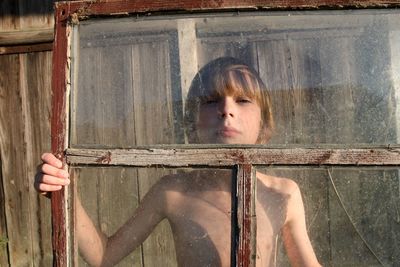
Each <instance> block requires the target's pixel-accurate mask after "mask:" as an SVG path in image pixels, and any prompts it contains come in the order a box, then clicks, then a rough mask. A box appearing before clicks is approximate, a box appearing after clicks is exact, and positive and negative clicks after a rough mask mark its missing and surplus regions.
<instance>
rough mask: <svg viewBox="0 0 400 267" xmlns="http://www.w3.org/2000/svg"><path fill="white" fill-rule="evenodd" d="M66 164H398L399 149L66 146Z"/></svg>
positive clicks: (399, 161)
mask: <svg viewBox="0 0 400 267" xmlns="http://www.w3.org/2000/svg"><path fill="white" fill-rule="evenodd" d="M66 155H67V162H68V163H69V164H92V165H127V166H150V165H163V166H172V167H173V166H189V165H210V166H231V165H235V164H246V163H251V164H265V165H355V166H361V165H373V166H376V165H400V148H398V147H393V148H365V149H362V148H359V149H344V148H338V149H333V148H327V149H322V148H315V149H313V148H282V149H275V148H261V147H260V148H248V149H239V148H206V149H196V148H188V149H184V148H182V147H181V148H179V147H176V148H174V149H163V148H143V149H140V148H138V149H108V150H107V149H68V150H67V151H66Z"/></svg>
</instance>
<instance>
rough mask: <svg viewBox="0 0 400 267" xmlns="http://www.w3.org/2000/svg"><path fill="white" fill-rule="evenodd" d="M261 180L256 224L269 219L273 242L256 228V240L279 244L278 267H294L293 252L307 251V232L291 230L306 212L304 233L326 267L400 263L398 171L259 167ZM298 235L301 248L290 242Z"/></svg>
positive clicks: (295, 258)
mask: <svg viewBox="0 0 400 267" xmlns="http://www.w3.org/2000/svg"><path fill="white" fill-rule="evenodd" d="M257 177H258V183H257V194H258V196H257V202H256V203H257V204H258V206H257V208H256V211H257V221H258V225H260V224H261V223H262V225H269V224H266V223H265V222H264V221H262V222H261V220H266V221H267V222H269V223H270V224H271V225H272V226H273V227H272V229H273V231H272V232H273V233H274V235H273V236H272V238H269V236H270V231H269V230H268V229H266V227H260V226H258V228H257V231H258V232H257V237H258V239H259V238H262V239H261V240H264V238H265V237H264V236H268V239H267V242H271V244H273V245H275V243H274V242H273V241H275V240H278V241H277V248H276V249H277V251H276V254H275V257H276V261H277V263H276V264H277V266H290V260H289V258H290V257H288V256H289V255H290V253H289V251H290V250H291V251H292V253H293V255H294V253H295V252H297V250H296V249H297V248H304V249H306V248H307V246H306V244H307V242H306V241H304V234H302V232H301V230H302V229H303V230H304V227H300V228H294V227H290V224H291V225H296V223H299V222H300V221H301V220H302V218H303V217H304V216H303V215H301V214H302V213H301V212H300V211H301V210H303V209H304V210H305V219H306V227H305V229H306V231H307V232H308V236H309V240H310V241H311V247H312V249H313V251H314V252H315V255H316V258H317V259H318V261H319V263H321V264H322V266H398V265H399V264H400V260H399V259H400V249H399V245H400V244H399V240H400V224H399V222H400V217H399V214H400V213H399V208H400V206H399V203H400V195H399V192H400V191H399V190H400V178H399V177H400V172H399V169H398V168H356V167H354V168H350V167H348V168H295V167H293V168H289V167H288V168H286V167H259V168H258V170H257ZM294 182H295V183H294ZM296 184H297V186H296ZM297 188H300V195H301V197H302V201H301V198H299V196H298V194H296V193H297V192H299V191H298V190H297ZM267 200H268V201H267ZM301 202H303V204H302V203H301ZM270 203H272V204H270ZM276 214H278V215H279V216H276ZM293 214H296V216H294V217H291V215H293ZM277 218H278V219H277ZM283 227H285V228H283ZM281 229H284V230H282V232H280V230H281ZM262 235H264V236H262ZM295 235H300V237H301V236H303V240H302V241H301V242H300V245H299V246H297V248H296V242H291V241H293V239H291V237H292V236H295ZM275 238H276V239H275ZM297 238H299V236H297ZM305 239H307V238H305ZM285 246H286V247H287V249H285V248H284V247H285ZM273 248H275V247H274V246H273ZM286 251H287V252H286ZM311 251H312V250H311ZM271 258H273V257H272V256H271ZM300 258H301V257H299V256H296V257H293V259H292V261H296V260H298V259H300ZM260 266H261V265H260Z"/></svg>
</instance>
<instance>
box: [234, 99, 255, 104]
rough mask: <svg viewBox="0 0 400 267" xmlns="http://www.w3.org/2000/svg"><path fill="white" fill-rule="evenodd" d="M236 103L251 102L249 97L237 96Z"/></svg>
mask: <svg viewBox="0 0 400 267" xmlns="http://www.w3.org/2000/svg"><path fill="white" fill-rule="evenodd" d="M236 102H238V103H252V101H251V100H250V99H249V98H238V99H237V100H236Z"/></svg>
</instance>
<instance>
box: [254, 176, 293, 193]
mask: <svg viewBox="0 0 400 267" xmlns="http://www.w3.org/2000/svg"><path fill="white" fill-rule="evenodd" d="M257 179H258V180H259V182H261V183H262V184H264V185H265V186H266V187H268V188H270V189H271V190H274V191H275V192H277V193H280V194H282V195H286V196H289V197H290V196H292V195H294V194H298V192H299V186H298V185H297V183H296V182H295V181H293V180H292V179H289V178H284V177H277V176H272V175H267V174H264V173H261V172H257Z"/></svg>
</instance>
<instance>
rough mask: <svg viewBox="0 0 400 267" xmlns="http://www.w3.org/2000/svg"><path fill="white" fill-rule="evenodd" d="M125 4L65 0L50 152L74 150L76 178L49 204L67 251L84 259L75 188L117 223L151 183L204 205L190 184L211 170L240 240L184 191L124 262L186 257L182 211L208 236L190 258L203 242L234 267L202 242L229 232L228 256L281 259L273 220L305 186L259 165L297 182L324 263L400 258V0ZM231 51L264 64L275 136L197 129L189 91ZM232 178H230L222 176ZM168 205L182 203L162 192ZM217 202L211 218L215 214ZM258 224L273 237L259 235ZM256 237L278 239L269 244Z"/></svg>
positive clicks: (243, 262)
mask: <svg viewBox="0 0 400 267" xmlns="http://www.w3.org/2000/svg"><path fill="white" fill-rule="evenodd" d="M116 3H117V4H116ZM116 3H114V4H113V3H90V4H89V3H86V2H83V3H81V2H76V3H65V4H58V5H57V9H56V21H57V26H56V29H57V35H56V43H55V51H54V66H55V68H54V80H53V85H54V101H53V114H55V116H54V117H53V122H52V125H53V138H52V140H53V152H55V153H58V154H59V155H61V156H63V155H65V157H64V159H65V160H66V162H67V163H68V164H69V166H70V171H71V173H72V177H73V184H72V185H71V187H70V189H69V190H65V192H63V193H62V194H55V195H54V196H53V201H52V204H53V205H52V206H53V215H54V216H53V218H54V227H55V228H54V229H55V234H54V244H55V249H56V260H57V264H59V265H60V266H63V265H64V264H67V263H68V264H74V265H84V263H83V261H82V260H81V259H79V257H78V253H77V240H76V232H74V231H75V230H76V225H77V224H79V221H77V220H79V219H76V216H75V207H76V205H79V204H77V202H78V201H79V202H80V201H82V204H83V206H84V207H85V210H87V212H88V213H89V215H90V217H91V218H92V220H93V221H94V223H95V224H97V226H98V227H99V228H100V229H101V230H102V231H104V232H107V233H108V234H111V233H113V232H114V231H115V230H116V229H118V228H119V227H120V226H121V224H123V222H124V221H126V220H127V219H128V218H129V216H130V215H131V214H132V213H134V210H135V209H136V206H137V205H138V203H141V201H142V199H143V197H144V195H145V194H146V193H147V192H148V191H149V190H150V192H151V189H152V188H154V187H153V186H154V185H157V186H159V187H162V186H164V187H163V188H164V189H165V188H167V189H165V190H166V191H163V192H173V193H176V192H184V193H182V194H183V195H185V197H189V196H190V197H194V198H196V199H201V200H202V201H203V202H207V200H209V198H207V197H205V195H201V196H199V195H197V194H195V193H194V190H193V188H201V186H205V184H204V183H203V182H204V181H203V180H201V179H200V178H201V177H204V176H206V177H209V179H208V180H213V181H214V182H216V183H217V184H218V186H225V187H223V189H222V188H220V191H221V192H223V193H226V194H227V196H228V197H226V198H225V199H229V205H228V204H227V202H226V201H225V202H224V201H222V202H218V201H220V200H221V199H219V198H218V199H216V198H215V199H214V198H212V196H211V198H210V199H212V200H213V201H212V204H213V208H215V209H224V210H225V211H227V212H225V214H227V216H228V217H226V218H223V219H220V220H226V221H227V222H229V223H228V225H229V224H230V226H227V228H226V229H224V230H223V231H228V232H229V233H225V234H221V236H225V237H226V236H229V238H228V239H225V240H222V241H221V240H216V239H213V238H214V237H216V236H218V233H215V234H214V235H213V234H212V231H215V232H219V231H222V230H221V229H220V228H218V227H217V228H213V227H212V226H210V225H208V224H207V222H205V224H204V225H201V224H200V225H197V228H196V227H195V224H190V223H189V219H187V218H188V216H189V212H188V211H189V210H190V211H193V210H196V208H199V206H190V207H189V206H188V205H189V204H191V205H194V203H195V202H194V201H191V200H190V198H185V199H184V200H182V202H179V203H184V204H185V206H184V207H185V208H186V209H184V208H183V206H179V208H180V209H183V210H185V211H187V213H185V212H182V213H179V214H176V213H174V214H173V215H170V216H171V217H173V216H175V217H174V219H170V217H169V219H170V220H169V221H170V224H167V223H161V224H160V225H159V226H157V228H156V230H154V231H152V232H153V234H152V235H150V238H149V239H147V240H146V241H145V242H144V243H143V244H142V245H141V246H140V247H139V248H138V249H136V250H134V251H133V252H132V254H129V256H128V257H127V258H125V259H124V261H123V262H122V263H121V266H124V265H123V264H127V265H132V262H135V263H138V265H140V263H142V264H145V265H150V266H153V265H154V266H160V262H161V263H162V264H163V265H168V266H175V265H176V264H177V262H179V263H184V262H185V257H184V256H183V255H184V254H185V253H188V252H187V251H183V250H181V249H182V247H183V246H182V243H179V240H178V241H177V239H179V238H181V239H182V238H183V237H182V235H183V234H182V232H179V233H180V235H177V234H176V232H174V231H177V227H178V226H177V225H178V224H179V223H181V224H180V226H181V227H182V225H184V226H185V227H186V228H188V227H191V228H190V231H189V230H188V233H190V234H188V235H192V234H193V233H194V232H195V233H196V235H194V234H193V235H192V236H191V238H192V239H191V240H192V241H191V242H189V243H187V244H189V245H190V246H193V248H192V250H191V251H192V252H193V253H194V252H196V253H197V254H196V255H194V254H193V255H192V257H195V256H196V257H198V258H201V255H205V256H204V257H203V258H204V259H214V258H215V259H216V260H217V261H218V260H219V263H220V264H223V265H224V264H225V263H226V262H224V261H222V259H225V258H221V255H219V254H218V253H219V251H220V250H218V249H216V250H212V249H208V250H207V249H206V250H204V251H203V250H202V248H204V247H206V248H207V247H208V248H210V247H211V246H217V247H222V245H218V242H222V243H224V244H225V243H226V242H227V240H229V243H230V248H229V249H228V251H230V252H229V253H228V254H229V255H230V258H229V260H228V261H227V262H228V264H229V263H230V264H231V265H233V266H234V265H238V266H239V265H240V266H249V265H255V264H256V263H259V262H260V261H261V260H264V262H265V261H266V262H273V263H276V264H277V265H278V266H283V265H285V264H287V262H288V259H287V258H286V256H285V253H284V252H283V249H282V245H281V243H282V239H281V238H280V236H279V235H278V234H277V233H278V232H279V231H280V229H275V228H274V226H275V225H282V224H283V223H284V221H285V219H286V218H287V216H288V215H287V212H288V211H287V210H286V208H287V205H288V204H287V203H288V202H290V197H291V193H292V191H290V190H289V191H288V192H287V194H288V197H287V198H285V197H284V194H280V195H279V196H278V195H277V194H275V193H276V192H275V191H274V190H272V189H271V188H272V187H271V185H270V184H268V183H263V182H262V181H263V180H262V179H260V178H259V177H262V175H267V176H268V177H274V178H273V179H275V177H288V178H291V179H292V180H294V181H295V182H296V183H297V184H298V185H299V187H300V190H301V195H302V196H303V201H304V208H305V213H306V221H307V226H308V232H309V236H310V239H311V243H312V244H313V247H314V251H315V253H316V255H317V258H318V260H319V262H320V263H322V264H323V265H334V266H345V265H354V264H358V262H363V264H365V265H367V266H375V265H396V263H399V262H398V259H399V258H400V257H399V256H400V255H399V254H400V250H399V249H398V247H399V244H398V240H400V238H399V234H398V233H400V231H399V215H398V214H399V212H398V211H399V207H398V204H397V203H398V202H399V194H398V192H399V184H400V183H399V164H400V157H399V152H400V150H399V148H398V143H399V140H400V139H399V136H400V128H399V125H400V111H399V106H400V103H399V94H400V91H399V90H400V83H399V74H400V73H399V70H400V58H399V57H398V56H397V54H399V53H398V52H399V49H400V47H399V43H400V42H399V39H400V29H399V28H398V26H397V25H400V24H399V22H400V21H399V20H400V16H399V12H398V11H397V10H395V9H393V10H391V9H366V10H329V11H328V10H327V11H316V10H315V11H299V10H291V11H282V10H281V11H269V12H266V11H252V10H249V9H247V10H246V9H244V8H248V7H244V6H240V5H239V6H235V7H234V9H232V8H231V7H230V6H224V4H222V7H217V6H213V5H212V4H210V6H209V7H205V8H204V9H202V8H201V3H198V2H193V3H192V4H190V5H189V4H187V6H185V5H186V4H182V5H183V7H182V8H183V9H185V10H186V11H187V10H190V9H195V10H197V9H198V10H200V11H207V13H205V12H177V13H173V12H172V11H173V10H176V9H177V7H176V6H174V5H172V4H163V5H161V4H160V5H159V6H157V4H151V5H150V4H149V6H139V4H129V3H125V2H124V3H122V2H116ZM378 4H379V3H377V5H378ZM140 5H141V4H140ZM192 5H193V6H192ZM253 5H254V4H252V6H253ZM254 6H255V5H254ZM228 7H229V8H230V9H229V10H227V8H228ZM222 8H225V9H222ZM294 8H295V6H294ZM147 11H155V12H156V13H155V14H151V13H150V14H149V13H145V12H147ZM170 11H171V12H170ZM66 21H67V23H65V22H66ZM222 56H225V57H227V56H229V57H234V58H238V59H240V60H241V61H242V62H245V64H247V65H249V66H251V67H252V68H254V69H255V70H256V71H257V73H258V74H259V75H260V76H261V79H262V80H263V82H264V83H265V85H266V87H267V88H268V89H269V91H270V96H271V103H272V104H271V105H272V108H273V117H274V121H275V128H274V131H273V133H272V134H271V139H270V140H269V142H268V144H255V143H256V142H254V143H253V144H252V145H250V144H249V143H246V142H244V143H245V144H239V145H238V144H236V145H226V144H225V145H221V144H218V142H212V141H210V140H211V139H207V138H205V140H206V141H205V142H197V141H194V142H195V143H196V144H193V142H192V141H191V140H190V139H191V137H190V134H191V133H190V131H188V129H187V128H188V126H187V124H186V121H185V116H186V114H187V110H188V108H191V106H185V103H186V102H187V98H188V95H190V92H189V90H190V85H191V81H192V79H193V78H194V77H195V75H196V73H197V72H198V71H199V69H201V68H202V67H203V66H205V65H206V64H207V63H208V62H210V61H212V60H214V59H216V58H219V57H222ZM234 100H235V101H236V102H241V101H242V100H243V99H236V98H235V99H234ZM244 100H245V101H247V99H244ZM229 101H230V100H229ZM236 102H235V103H236ZM208 104H210V105H214V99H212V101H211V102H210V103H208V102H207V105H208ZM199 116H200V115H199ZM249 118H254V117H253V116H250V117H249ZM246 123H247V124H246V125H249V124H250V122H249V121H246ZM197 127H199V126H197ZM257 127H258V126H257ZM246 129H247V128H244V130H246ZM206 134H207V133H205V135H206ZM269 134H270V133H269ZM228 135H230V134H229V133H228ZM199 143H202V144H199ZM209 143H217V144H209ZM261 143H263V142H261ZM64 152H65V154H64ZM188 173H189V174H190V175H188ZM261 173H263V174H261ZM196 175H197V176H196ZM165 176H166V177H169V178H167V179H164V178H161V177H165ZM171 177H172V178H171ZM174 177H175V178H176V177H190V179H194V180H190V179H189V180H190V181H189V182H188V179H184V181H185V182H183V181H180V180H179V182H177V180H176V179H175V178H174ZM196 177H197V178H196ZM199 177H200V178H199ZM224 177H225V178H226V181H228V182H227V183H221V181H223V180H224ZM168 179H169V180H168ZM196 179H197V180H196ZM199 179H200V180H199ZM268 179H270V178H268ZM277 179H280V178H277ZM161 180H162V182H161V183H160V182H159V181H161ZM208 180H207V181H208ZM268 181H272V180H268ZM273 181H275V180H273ZM279 181H282V180H279ZM284 181H286V180H284ZM174 182H175V183H174ZM177 183H178V184H179V186H178V185H177ZM279 183H281V182H279ZM160 184H161V185H160ZM183 185H185V186H183ZM207 185H209V184H208V183H207ZM291 185H293V184H292V183H290V182H287V184H285V186H287V188H290V186H291ZM157 186H156V189H155V190H157ZM181 186H183V187H184V188H185V190H183V189H181V188H182V187H181ZM178 187H179V190H178V189H177V188H178ZM171 188H173V189H171ZM206 191H207V190H206ZM155 192H157V191H155ZM188 192H189V193H188ZM207 192H208V191H207ZM285 192H286V191H285ZM172 195H174V194H172ZM77 196H79V197H77ZM158 196H159V195H158ZM179 196H181V195H179ZM207 196H208V197H210V195H207ZM271 196H274V197H271ZM174 197H176V195H174ZM174 199H175V198H174ZM155 203H162V204H165V205H172V204H171V203H173V204H174V205H175V204H176V203H177V202H169V201H168V197H167V196H165V198H164V199H159V201H158V202H155ZM263 203H274V205H273V206H272V205H271V206H268V205H267V206H263ZM182 205H183V204H182ZM207 205H210V203H208V204H207ZM174 207H175V206H174ZM272 207H274V208H272ZM296 207H297V206H296ZM208 211H209V210H207V212H208ZM207 212H204V211H203V213H202V215H203V216H205V218H211V216H212V215H211V213H207ZM200 213H201V212H200V211H199V212H198V213H197V215H199V214H200ZM216 214H218V215H220V213H216ZM218 215H215V217H213V218H214V219H215V220H218V219H217V218H218ZM190 216H194V215H193V212H192V213H190ZM178 217H179V219H178ZM182 218H186V219H187V221H184V220H183V219H182ZM190 218H192V217H190ZM196 218H198V220H200V219H199V217H196ZM262 218H274V219H276V220H277V222H275V224H274V223H272V219H269V222H270V223H271V225H270V226H268V227H269V228H268V227H267V226H265V225H264V224H263V225H262V226H261V225H260V223H259V222H260V221H259V220H262ZM190 221H191V222H193V220H190ZM278 221H279V222H278ZM257 222H258V223H257ZM215 225H218V223H217V224H214V226H215ZM200 226H202V227H200ZM207 227H209V228H207ZM186 228H185V229H186ZM195 228H196V229H195ZM71 229H72V230H71ZM73 229H75V230H73ZM179 229H181V228H179ZM205 229H206V230H205ZM268 229H269V230H268ZM183 233H185V232H184V231H183ZM221 233H222V232H221ZM261 235H263V236H268V237H269V238H270V239H271V240H273V241H274V243H271V244H272V245H271V244H270V243H268V244H264V243H263V242H260V240H263V239H259V237H258V236H261ZM205 236H207V237H209V238H204V237H205ZM200 241H201V242H200ZM176 244H181V245H178V246H176ZM257 245H258V246H260V247H262V246H265V247H269V245H271V247H269V249H270V253H269V254H268V256H263V255H264V254H262V253H261V254H260V253H259V252H258V249H257ZM196 246H198V247H196ZM349 248H352V249H349ZM212 251H214V252H215V251H217V252H218V253H214V254H213V255H211V254H210V253H211V252H212ZM207 253H208V254H207ZM155 255H158V256H155ZM215 262H216V261H213V263H215ZM208 263H209V262H203V263H202V265H206V264H208ZM225 265H226V264H225Z"/></svg>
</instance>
